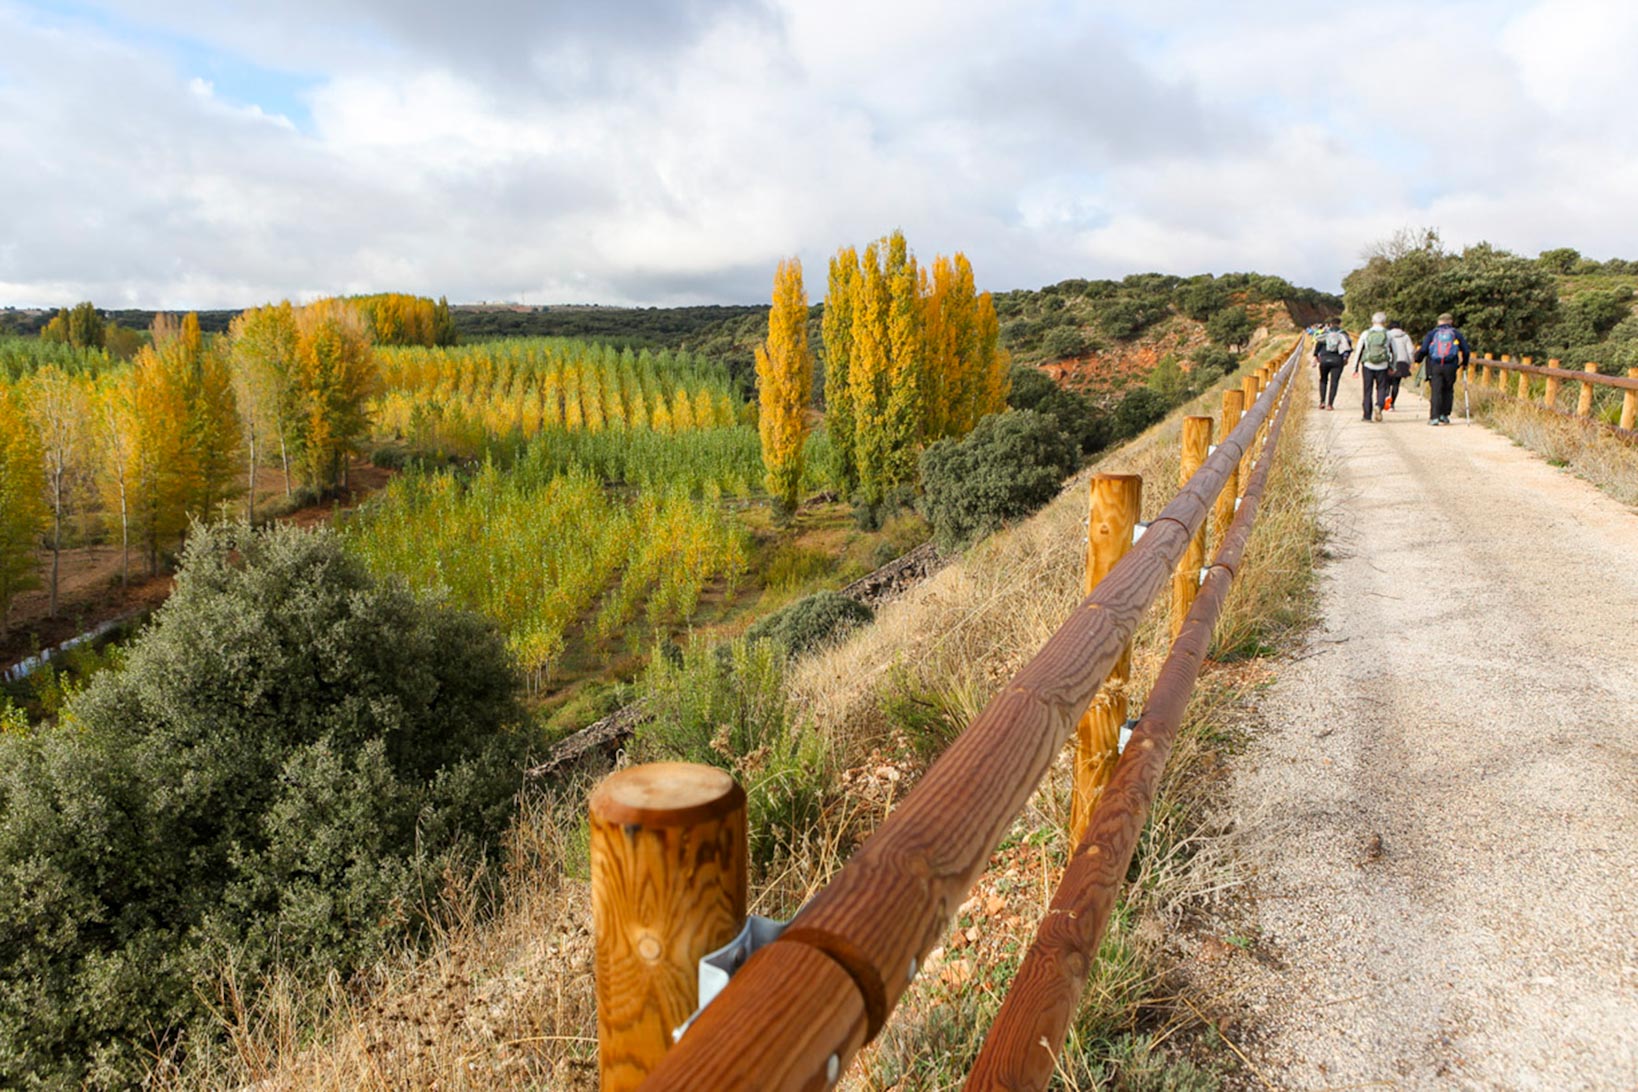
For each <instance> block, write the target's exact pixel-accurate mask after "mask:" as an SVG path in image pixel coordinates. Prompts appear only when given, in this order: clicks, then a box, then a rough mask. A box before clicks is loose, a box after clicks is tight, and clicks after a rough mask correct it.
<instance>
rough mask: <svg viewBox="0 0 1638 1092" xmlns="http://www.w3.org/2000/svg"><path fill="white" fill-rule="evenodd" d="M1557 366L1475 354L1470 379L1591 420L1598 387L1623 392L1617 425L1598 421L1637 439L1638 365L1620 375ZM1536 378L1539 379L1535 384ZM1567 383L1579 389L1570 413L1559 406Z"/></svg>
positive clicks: (1625, 437)
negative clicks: (1634, 429) (1496, 358)
mask: <svg viewBox="0 0 1638 1092" xmlns="http://www.w3.org/2000/svg"><path fill="white" fill-rule="evenodd" d="M1558 365H1559V362H1558V361H1557V360H1549V361H1547V366H1546V367H1541V366H1539V365H1537V364H1536V363H1534V361H1533V360H1532V358H1530V357H1527V356H1525V357H1520V358H1519V359H1518V360H1516V361H1515V360H1514V359H1513V358H1512V357H1511V356H1509V355H1507V354H1505V353H1504V354H1503V355H1502V356H1501V358H1500V359H1499V360H1493V359H1490V358H1488V357H1479V356H1475V357H1474V358H1473V359H1472V361H1471V371H1470V372H1469V381H1470V382H1472V383H1473V384H1474V385H1475V386H1477V387H1479V388H1480V389H1481V390H1482V389H1485V388H1489V389H1490V390H1493V391H1496V392H1498V393H1500V394H1503V395H1512V396H1514V397H1517V398H1518V399H1520V400H1521V401H1525V402H1532V403H1534V402H1535V401H1536V399H1537V398H1538V397H1539V398H1540V405H1541V407H1542V408H1544V409H1548V410H1551V411H1552V412H1554V413H1558V414H1561V415H1563V416H1566V417H1576V418H1579V419H1581V420H1586V421H1592V420H1594V418H1593V392H1594V391H1595V390H1596V389H1597V388H1599V387H1603V388H1606V389H1615V390H1619V391H1621V394H1622V397H1621V417H1620V422H1619V424H1616V425H1610V424H1608V423H1607V422H1604V421H1598V422H1597V423H1598V424H1601V425H1603V426H1604V427H1606V428H1608V429H1610V431H1612V432H1613V433H1614V434H1615V435H1617V436H1619V437H1620V438H1621V439H1623V440H1626V441H1628V442H1629V443H1633V442H1638V432H1635V431H1633V426H1634V424H1635V422H1638V368H1628V369H1627V374H1626V375H1624V376H1619V375H1604V374H1602V373H1600V372H1599V370H1598V365H1597V364H1584V365H1582V370H1581V371H1579V372H1578V371H1573V370H1571V369H1568V368H1561V367H1559V366H1558ZM1536 380H1540V381H1541V382H1540V383H1539V384H1538V383H1537V382H1536ZM1566 383H1572V384H1576V385H1578V386H1579V388H1580V390H1579V391H1578V393H1577V397H1576V403H1575V409H1574V411H1573V412H1572V411H1571V410H1569V409H1567V408H1565V407H1563V406H1560V405H1559V402H1560V400H1561V392H1562V391H1563V389H1564V384H1566Z"/></svg>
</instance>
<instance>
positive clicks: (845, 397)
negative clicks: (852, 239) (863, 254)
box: [819, 246, 859, 490]
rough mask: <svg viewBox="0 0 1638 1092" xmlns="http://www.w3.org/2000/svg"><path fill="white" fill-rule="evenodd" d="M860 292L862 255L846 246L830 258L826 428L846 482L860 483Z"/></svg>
mask: <svg viewBox="0 0 1638 1092" xmlns="http://www.w3.org/2000/svg"><path fill="white" fill-rule="evenodd" d="M858 293H859V255H858V252H857V251H855V250H854V249H853V248H852V247H850V246H846V247H842V248H841V249H840V250H838V251H837V252H836V256H835V257H834V258H832V259H831V260H830V282H829V285H828V287H827V290H826V292H825V310H824V314H823V316H822V318H821V320H820V324H819V332H820V334H821V335H822V336H823V338H824V341H825V431H826V432H827V433H829V435H830V442H831V446H833V447H834V448H835V449H836V454H837V457H838V459H839V460H840V462H841V465H842V477H843V479H844V485H845V487H846V488H847V489H848V490H852V489H853V488H854V487H855V486H857V485H858V484H859V460H858V455H857V453H856V452H855V450H854V442H855V441H854V424H853V417H854V409H853V393H852V390H851V387H850V386H849V384H850V383H851V380H850V379H849V375H850V374H851V371H852V360H853V309H854V305H855V297H857V295H858Z"/></svg>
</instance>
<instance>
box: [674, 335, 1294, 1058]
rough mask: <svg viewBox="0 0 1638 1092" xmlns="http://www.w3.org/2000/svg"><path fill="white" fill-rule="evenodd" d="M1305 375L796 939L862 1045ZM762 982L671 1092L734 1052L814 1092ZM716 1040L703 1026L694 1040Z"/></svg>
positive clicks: (729, 998)
mask: <svg viewBox="0 0 1638 1092" xmlns="http://www.w3.org/2000/svg"><path fill="white" fill-rule="evenodd" d="M1298 344H1299V345H1300V344H1301V343H1300V341H1299V342H1298ZM1296 363H1297V355H1296V353H1295V352H1293V354H1292V355H1291V357H1290V358H1288V359H1287V361H1286V363H1285V365H1284V366H1283V367H1282V368H1281V369H1280V371H1279V373H1278V374H1277V376H1276V379H1275V382H1274V383H1273V385H1272V391H1273V393H1271V394H1270V395H1269V396H1268V397H1266V398H1264V399H1261V400H1259V401H1257V402H1256V403H1255V404H1254V405H1253V406H1252V407H1250V408H1249V410H1248V411H1247V413H1246V414H1245V415H1244V416H1243V417H1242V419H1241V421H1240V423H1239V424H1238V425H1237V426H1236V427H1235V429H1234V431H1233V432H1232V433H1231V434H1230V435H1229V436H1227V437H1225V438H1224V440H1223V442H1222V443H1221V444H1220V445H1219V446H1218V449H1217V451H1215V452H1213V453H1212V455H1211V456H1210V457H1209V458H1208V459H1207V460H1206V463H1205V465H1204V466H1202V467H1201V468H1200V471H1199V473H1197V474H1196V475H1195V476H1194V477H1193V478H1192V479H1191V480H1190V482H1189V485H1188V486H1187V487H1185V488H1184V489H1183V490H1182V491H1181V492H1179V494H1178V495H1177V496H1176V497H1175V498H1174V499H1173V500H1172V502H1171V503H1170V504H1168V505H1167V506H1166V508H1165V509H1164V510H1163V511H1162V512H1161V513H1160V515H1159V516H1157V517H1156V519H1155V520H1154V522H1152V523H1151V524H1150V526H1149V529H1148V530H1147V532H1145V534H1144V536H1143V539H1142V541H1141V542H1139V543H1138V545H1137V546H1136V547H1135V548H1133V549H1132V550H1131V551H1130V552H1129V553H1127V554H1126V556H1125V557H1123V558H1122V559H1121V560H1120V561H1119V562H1118V563H1117V564H1116V565H1115V566H1114V568H1113V570H1112V571H1111V572H1110V573H1109V575H1108V577H1106V578H1105V579H1104V580H1103V581H1101V582H1100V583H1099V584H1098V586H1097V587H1096V588H1095V589H1094V590H1093V591H1092V593H1091V594H1090V595H1088V596H1087V597H1086V598H1085V599H1083V600H1082V602H1081V603H1080V605H1079V606H1078V607H1077V608H1076V609H1075V610H1074V612H1073V613H1072V614H1071V615H1070V617H1069V619H1068V620H1067V621H1066V622H1065V623H1064V624H1063V625H1062V626H1061V627H1060V628H1059V629H1058V630H1057V632H1056V633H1054V634H1053V636H1052V637H1051V638H1049V639H1048V640H1047V642H1046V644H1045V645H1044V646H1043V647H1042V648H1041V650H1040V651H1039V652H1038V653H1037V654H1036V655H1035V657H1034V658H1033V659H1031V660H1030V662H1029V663H1028V664H1026V665H1025V666H1024V668H1023V669H1022V670H1021V671H1019V673H1018V674H1017V675H1016V676H1015V677H1014V678H1013V679H1012V680H1011V681H1010V682H1009V683H1007V684H1005V685H1004V686H1003V687H1002V688H1001V690H1000V692H999V693H997V694H996V696H995V697H994V698H993V699H992V700H991V701H990V702H989V704H988V705H987V706H986V707H985V708H984V710H983V711H982V712H981V713H980V714H979V715H978V717H977V718H976V719H975V720H974V721H973V723H972V724H971V725H970V726H969V727H968V728H967V730H966V731H965V732H963V733H962V734H961V735H960V736H959V737H958V738H957V739H956V741H955V742H954V743H953V744H951V746H950V747H949V748H948V749H947V750H946V751H945V752H944V754H943V755H942V756H940V757H939V759H938V761H937V762H935V763H934V764H933V766H932V768H931V769H929V770H928V772H927V773H926V774H925V775H924V776H923V777H922V779H921V781H920V782H919V783H918V784H917V785H916V787H915V789H914V790H913V791H912V792H911V793H910V795H909V796H908V797H906V798H905V800H904V802H903V803H902V804H901V805H900V806H899V807H898V808H897V809H896V810H894V811H893V812H892V814H891V815H889V816H888V817H887V819H886V820H885V821H884V822H883V823H882V825H881V826H880V827H879V828H878V829H877V830H876V832H875V833H874V834H873V835H872V836H871V837H870V838H869V839H868V840H867V841H866V842H865V843H864V845H863V846H861V847H860V848H859V849H858V850H857V851H856V852H855V853H854V855H853V857H852V858H851V859H850V860H849V861H848V862H847V864H846V865H845V866H844V867H843V868H842V869H841V871H839V872H838V873H837V874H836V875H835V876H834V877H833V878H832V879H831V881H830V883H829V884H827V885H826V886H825V888H824V889H823V890H821V891H820V892H819V893H818V894H816V895H815V896H814V897H813V899H812V900H811V901H810V902H809V903H808V904H807V905H806V906H804V907H803V908H802V910H801V911H800V912H799V913H798V914H797V916H796V918H795V919H794V920H793V921H792V922H791V924H790V925H789V926H788V927H787V929H786V931H785V933H784V934H783V936H782V938H781V940H780V942H779V943H780V945H785V944H792V945H799V946H802V947H806V948H809V949H812V950H813V951H814V952H816V953H821V954H822V955H823V956H824V957H826V958H827V959H828V960H829V961H831V962H832V963H834V964H835V965H837V966H839V967H841V968H842V969H843V970H845V972H846V973H847V975H848V976H849V977H850V978H851V980H852V982H853V985H854V988H855V989H856V991H857V994H858V997H859V999H860V1001H861V1002H862V1005H863V1011H864V1014H865V1034H864V1036H863V1038H862V1039H861V1040H860V1042H868V1041H869V1039H870V1038H872V1037H874V1036H875V1035H876V1034H877V1032H878V1031H879V1030H880V1029H881V1027H882V1024H883V1022H884V1021H885V1020H886V1018H887V1015H888V1014H889V1013H890V1012H891V1011H892V1010H893V1008H894V1006H895V1005H896V1004H897V1003H898V1001H899V998H900V997H901V996H902V995H903V993H904V990H905V989H906V988H907V986H908V985H909V983H910V981H911V980H912V979H913V977H914V972H915V969H916V968H917V967H919V966H920V965H921V962H922V961H923V960H924V959H925V957H926V953H927V952H928V951H929V950H930V949H932V948H933V947H935V946H936V945H937V944H938V943H939V942H940V940H941V938H942V936H943V933H944V930H945V929H946V928H947V927H948V924H949V921H950V919H951V917H952V916H953V915H954V913H955V910H956V907H958V906H959V905H960V904H961V902H962V901H963V900H964V899H965V898H966V896H967V892H968V890H969V889H970V888H971V886H972V884H973V883H974V881H976V879H977V878H978V876H979V874H980V873H981V872H982V871H983V868H984V865H985V862H986V861H987V860H988V858H989V855H990V854H991V853H992V852H993V851H994V849H995V846H996V845H997V844H998V843H999V842H1000V840H1001V838H1002V837H1003V836H1004V835H1005V833H1006V831H1007V829H1008V827H1009V826H1010V824H1011V822H1012V819H1013V817H1014V816H1015V815H1016V814H1017V813H1018V811H1019V810H1020V809H1021V808H1022V807H1023V806H1024V804H1025V803H1026V802H1027V801H1028V799H1029V796H1030V794H1031V793H1032V792H1034V791H1035V788H1036V786H1037V785H1038V784H1039V783H1040V780H1041V777H1042V776H1043V775H1044V774H1045V772H1046V770H1047V768H1048V767H1049V766H1050V765H1051V763H1052V761H1053V759H1054V758H1055V757H1056V755H1057V754H1058V752H1059V750H1060V749H1061V748H1062V747H1063V745H1064V743H1065V741H1066V740H1067V739H1068V738H1069V736H1070V734H1071V733H1072V732H1073V731H1074V729H1075V726H1076V724H1077V722H1078V720H1079V718H1080V716H1081V714H1082V713H1084V712H1085V711H1086V708H1087V706H1088V704H1089V703H1090V702H1091V700H1092V697H1093V695H1094V693H1095V692H1096V690H1097V688H1098V686H1099V685H1100V684H1101V683H1102V682H1103V680H1104V679H1105V678H1107V676H1108V674H1109V672H1110V670H1111V668H1113V667H1114V665H1115V663H1116V661H1117V660H1118V659H1119V657H1120V656H1121V654H1122V652H1123V650H1124V649H1125V647H1126V646H1127V644H1128V642H1129V641H1130V640H1131V637H1132V633H1133V632H1134V631H1135V629H1136V627H1137V624H1138V622H1139V621H1140V620H1141V619H1142V617H1143V615H1144V614H1145V612H1146V611H1147V610H1148V608H1149V606H1150V604H1151V603H1153V601H1154V598H1155V596H1156V595H1158V594H1159V592H1160V589H1161V588H1162V587H1164V586H1165V585H1166V583H1167V581H1168V580H1169V579H1170V577H1171V575H1172V572H1173V571H1174V569H1175V568H1176V565H1177V562H1178V560H1179V558H1180V557H1181V556H1182V553H1183V551H1184V550H1185V549H1186V548H1187V545H1188V542H1189V540H1190V538H1191V537H1192V536H1193V534H1194V532H1195V531H1196V530H1197V529H1198V528H1199V526H1200V524H1201V522H1202V521H1204V519H1205V518H1206V513H1207V511H1208V510H1209V509H1210V507H1211V503H1212V499H1213V498H1214V497H1215V496H1216V495H1217V492H1218V491H1219V490H1220V489H1221V488H1222V486H1223V483H1224V482H1225V481H1226V480H1227V478H1228V475H1229V473H1230V472H1231V470H1232V468H1233V467H1234V465H1235V464H1236V463H1237V462H1238V461H1239V460H1240V459H1241V458H1242V457H1243V456H1244V455H1245V453H1246V451H1247V448H1248V447H1249V444H1250V441H1251V439H1252V438H1253V437H1254V436H1255V435H1256V433H1257V431H1258V429H1259V428H1260V427H1261V425H1262V424H1263V422H1264V419H1265V418H1266V417H1267V416H1268V415H1269V413H1270V410H1271V407H1272V406H1273V405H1274V404H1275V399H1276V396H1277V393H1278V392H1279V391H1280V390H1281V389H1282V388H1283V387H1284V386H1285V385H1287V384H1288V383H1289V380H1290V377H1291V375H1292V374H1293V371H1294V368H1295V366H1296ZM770 950H771V949H770ZM754 964H755V961H754V960H753V965H754ZM750 970H751V967H750V966H748V967H747V968H746V970H745V971H742V972H741V973H740V974H739V975H737V976H736V977H735V978H734V979H733V981H732V982H731V983H730V984H729V986H728V988H727V989H726V990H724V991H723V993H722V995H721V996H720V997H718V998H717V999H716V1001H714V1002H713V1003H712V1004H711V1006H710V1008H709V1009H708V1010H707V1013H706V1015H707V1016H708V1017H710V1021H709V1029H710V1033H709V1034H708V1035H705V1036H703V1037H702V1039H701V1040H699V1042H698V1044H697V1045H691V1048H690V1049H689V1050H688V1051H687V1052H686V1053H685V1052H684V1051H683V1050H680V1049H679V1050H678V1051H674V1052H673V1053H672V1054H671V1056H670V1057H668V1058H667V1059H666V1061H665V1062H664V1063H663V1068H662V1070H661V1071H660V1072H663V1073H665V1075H666V1079H667V1081H669V1082H671V1083H669V1084H668V1085H666V1087H670V1088H710V1087H714V1085H712V1084H711V1082H710V1081H709V1080H708V1079H706V1078H705V1077H704V1076H702V1075H703V1074H705V1073H706V1072H707V1070H706V1069H705V1068H704V1067H705V1066H706V1064H707V1062H706V1059H709V1058H711V1057H714V1056H733V1055H735V1054H736V1052H737V1053H738V1055H739V1063H740V1068H739V1070H738V1071H737V1076H736V1080H737V1081H739V1082H740V1083H739V1084H738V1085H736V1087H746V1088H759V1089H770V1090H771V1089H780V1088H794V1087H806V1086H805V1085H803V1084H800V1083H793V1082H794V1081H796V1080H797V1079H798V1078H799V1077H800V1075H799V1074H796V1073H794V1071H792V1070H791V1069H789V1068H788V1067H787V1066H786V1065H785V1062H784V1057H785V1055H784V1053H782V1052H781V1051H780V1050H776V1049H772V1048H770V1049H766V1050H764V1049H761V1047H760V1044H762V1042H763V1041H764V1040H767V1041H771V1042H774V1043H775V1044H776V1045H777V1044H785V1043H788V1042H790V1041H791V1040H793V1038H795V1037H799V1036H801V1035H803V1034H805V1028H804V1026H803V1025H802V1021H801V1019H799V1018H793V1017H791V1016H790V1014H789V1013H788V1012H786V1011H784V1010H779V1011H776V1010H775V1009H774V1008H773V1007H772V1006H771V1005H769V1004H768V1002H767V998H768V996H769V994H767V993H765V992H762V991H763V985H762V984H761V983H760V982H753V981H751V980H747V978H746V976H747V975H748V974H749V972H750ZM767 988H768V989H769V990H771V989H773V987H772V986H769V987H767ZM803 1011H804V1012H805V1011H806V1010H803ZM793 1021H794V1022H793ZM702 1023H705V1021H703V1020H702ZM706 1030H707V1029H706V1028H702V1027H699V1026H696V1028H695V1029H694V1030H693V1031H690V1033H689V1035H688V1039H690V1040H692V1039H693V1038H694V1036H695V1035H696V1034H697V1033H701V1032H704V1031H706ZM857 1049H858V1044H857V1043H853V1042H849V1043H841V1044H839V1045H838V1046H837V1048H836V1050H837V1052H838V1054H839V1057H840V1061H841V1066H842V1067H843V1068H845V1067H846V1065H847V1063H848V1062H849V1061H850V1060H851V1058H852V1056H853V1053H854V1052H855V1051H856V1050H857ZM690 1059H692V1061H690ZM712 1072H716V1071H712ZM659 1075H660V1074H659V1072H657V1073H656V1077H658V1076H659Z"/></svg>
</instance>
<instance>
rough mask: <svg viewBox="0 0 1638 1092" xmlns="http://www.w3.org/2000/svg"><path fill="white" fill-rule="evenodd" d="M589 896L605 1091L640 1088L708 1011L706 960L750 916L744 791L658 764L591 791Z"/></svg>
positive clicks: (675, 765)
mask: <svg viewBox="0 0 1638 1092" xmlns="http://www.w3.org/2000/svg"><path fill="white" fill-rule="evenodd" d="M588 808H589V810H590V812H591V895H592V929H593V935H594V943H595V947H596V951H595V965H596V971H597V1054H598V1072H599V1076H600V1078H601V1082H602V1090H603V1092H625V1090H627V1089H633V1088H636V1087H637V1086H638V1085H639V1084H641V1083H642V1082H643V1079H644V1078H645V1077H647V1076H648V1074H649V1072H650V1071H651V1070H653V1068H654V1067H655V1066H656V1065H658V1064H659V1062H660V1059H661V1058H662V1057H664V1055H665V1052H666V1051H667V1050H669V1049H670V1047H671V1042H672V1040H671V1033H672V1032H673V1031H674V1030H675V1029H676V1028H678V1027H679V1026H681V1025H682V1023H683V1021H685V1020H687V1019H688V1017H689V1015H690V1014H692V1013H693V1011H694V1010H695V1009H696V1008H697V1007H698V1006H699V984H698V976H699V961H700V957H702V956H704V955H707V954H709V953H710V952H712V951H715V950H716V949H718V948H720V947H722V946H723V945H724V944H726V943H728V942H729V941H730V940H732V939H733V938H734V937H735V935H737V934H738V933H739V931H740V928H741V927H742V926H743V925H744V921H745V792H744V790H743V789H741V788H740V787H739V785H738V784H737V783H736V782H735V781H734V779H733V777H731V776H730V775H729V774H728V773H727V772H726V771H724V770H719V769H717V768H716V767H714V766H702V765H695V764H692V763H686V762H655V763H651V764H649V765H645V766H632V767H630V768H628V769H624V770H621V771H619V772H618V773H614V774H611V775H610V776H609V777H607V778H605V779H604V780H603V781H602V783H601V784H599V785H598V786H597V788H596V789H594V790H593V791H592V794H591V799H590V801H589V802H588Z"/></svg>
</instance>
